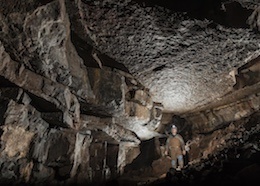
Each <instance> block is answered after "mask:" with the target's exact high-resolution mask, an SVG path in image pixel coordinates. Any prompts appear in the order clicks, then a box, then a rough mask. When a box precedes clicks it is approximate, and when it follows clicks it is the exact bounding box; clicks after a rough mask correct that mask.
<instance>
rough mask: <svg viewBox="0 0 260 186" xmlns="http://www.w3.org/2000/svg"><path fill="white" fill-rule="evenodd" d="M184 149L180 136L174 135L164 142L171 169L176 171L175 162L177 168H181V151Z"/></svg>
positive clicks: (182, 164)
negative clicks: (170, 161)
mask: <svg viewBox="0 0 260 186" xmlns="http://www.w3.org/2000/svg"><path fill="white" fill-rule="evenodd" d="M184 149H185V144H184V140H183V138H182V136H181V135H179V134H176V135H175V136H173V135H171V136H170V137H169V138H168V139H167V141H166V150H167V151H168V154H169V155H170V157H171V160H172V167H173V168H175V169H176V167H177V160H178V163H179V166H180V167H181V168H183V166H184V162H183V154H182V152H183V150H184Z"/></svg>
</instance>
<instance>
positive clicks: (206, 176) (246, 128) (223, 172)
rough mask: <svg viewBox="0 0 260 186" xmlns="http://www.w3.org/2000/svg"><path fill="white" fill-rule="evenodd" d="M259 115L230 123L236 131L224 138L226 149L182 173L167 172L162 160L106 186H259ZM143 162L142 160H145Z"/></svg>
mask: <svg viewBox="0 0 260 186" xmlns="http://www.w3.org/2000/svg"><path fill="white" fill-rule="evenodd" d="M259 116H260V112H257V113H255V114H253V115H252V116H250V117H248V118H244V119H242V120H240V121H236V122H232V124H234V125H235V126H236V128H237V130H235V131H233V132H232V133H229V134H227V135H228V136H229V137H227V138H226V139H225V143H226V145H225V147H223V148H220V150H219V151H217V152H215V153H212V154H211V155H209V156H208V157H207V158H204V159H202V158H201V159H200V160H198V161H193V162H189V163H187V161H186V165H185V168H184V169H183V170H181V171H175V170H172V169H170V167H169V166H170V160H169V158H166V157H161V158H159V159H157V160H155V161H153V162H152V163H151V164H150V165H147V166H143V167H139V168H136V169H132V170H128V171H126V172H125V174H124V175H122V176H121V177H119V178H118V179H116V180H112V181H109V182H107V183H106V185H125V186H128V185H129V186H130V185H131V186H133V185H150V186H157V185H158V186H160V185H178V186H187V185H188V186H189V185H190V186H193V185H200V186H202V185H218V186H219V185H229V186H231V185H259V181H260V135H259V132H260V117H259ZM144 161H145V160H144Z"/></svg>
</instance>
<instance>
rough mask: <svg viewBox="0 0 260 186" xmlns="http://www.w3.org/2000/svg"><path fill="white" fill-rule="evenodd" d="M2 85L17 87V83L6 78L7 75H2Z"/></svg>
mask: <svg viewBox="0 0 260 186" xmlns="http://www.w3.org/2000/svg"><path fill="white" fill-rule="evenodd" d="M0 87H17V85H15V84H14V83H12V82H11V81H9V80H8V79H6V78H5V77H3V76H0Z"/></svg>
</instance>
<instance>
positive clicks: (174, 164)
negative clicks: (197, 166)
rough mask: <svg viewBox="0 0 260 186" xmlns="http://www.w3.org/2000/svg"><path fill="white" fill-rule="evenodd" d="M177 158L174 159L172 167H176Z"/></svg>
mask: <svg viewBox="0 0 260 186" xmlns="http://www.w3.org/2000/svg"><path fill="white" fill-rule="evenodd" d="M176 163H177V161H176V159H172V168H174V169H176Z"/></svg>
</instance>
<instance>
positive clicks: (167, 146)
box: [164, 138, 169, 156]
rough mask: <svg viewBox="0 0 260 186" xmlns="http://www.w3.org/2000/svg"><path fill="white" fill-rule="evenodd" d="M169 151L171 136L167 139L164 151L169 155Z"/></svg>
mask: <svg viewBox="0 0 260 186" xmlns="http://www.w3.org/2000/svg"><path fill="white" fill-rule="evenodd" d="M168 151H169V138H168V139H167V141H166V145H165V152H164V154H165V156H168V154H169V152H168Z"/></svg>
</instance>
